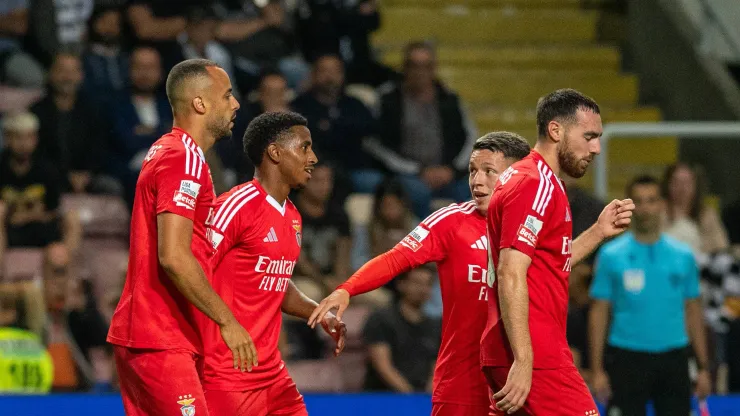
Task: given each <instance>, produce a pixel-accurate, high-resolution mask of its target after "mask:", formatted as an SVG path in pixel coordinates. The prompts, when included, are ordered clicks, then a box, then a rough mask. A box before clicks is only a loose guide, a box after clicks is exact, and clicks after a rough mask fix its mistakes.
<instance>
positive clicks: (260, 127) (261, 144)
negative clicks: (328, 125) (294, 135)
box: [244, 111, 308, 166]
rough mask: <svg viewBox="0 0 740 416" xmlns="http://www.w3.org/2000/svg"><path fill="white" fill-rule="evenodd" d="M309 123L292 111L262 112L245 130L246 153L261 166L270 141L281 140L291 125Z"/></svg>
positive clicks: (254, 163) (253, 162) (255, 163)
mask: <svg viewBox="0 0 740 416" xmlns="http://www.w3.org/2000/svg"><path fill="white" fill-rule="evenodd" d="M307 125H308V120H306V118H305V117H303V116H302V115H300V114H298V113H293V112H290V111H281V112H271V113H263V114H260V115H259V116H257V117H255V119H254V120H252V121H251V122H250V123H249V126H247V131H245V132H244V153H245V154H246V155H247V157H248V158H249V160H250V161H251V162H252V164H253V165H254V166H259V165H260V164H261V163H262V157H263V155H264V153H265V150H266V149H267V146H269V145H270V143H275V142H276V141H277V140H279V139H280V137H281V136H282V135H284V134H285V133H287V132H288V130H289V129H290V128H291V127H295V126H307Z"/></svg>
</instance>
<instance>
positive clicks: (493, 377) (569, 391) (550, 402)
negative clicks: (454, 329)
mask: <svg viewBox="0 0 740 416" xmlns="http://www.w3.org/2000/svg"><path fill="white" fill-rule="evenodd" d="M483 374H485V376H486V379H487V380H488V386H489V388H490V389H491V391H490V393H491V397H493V393H495V392H497V391H499V390H501V389H502V388H503V387H504V385H505V384H506V378H507V377H508V375H509V368H507V367H484V368H483ZM504 414H505V413H504V412H502V411H501V410H498V409H497V408H496V407H495V404H494V403H491V411H490V413H489V415H491V416H494V415H495V416H499V415H504ZM514 414H515V415H516V416H534V415H536V416H560V415H562V416H572V415H584V416H596V415H598V414H599V411H598V410H597V408H596V403H595V402H594V399H593V397H591V392H590V391H589V390H588V387H587V386H586V383H585V382H584V381H583V378H582V377H581V374H580V373H578V370H577V369H576V368H575V367H566V368H558V369H554V370H534V371H532V388H531V389H530V390H529V396H527V400H526V401H525V402H524V407H522V408H521V409H520V410H519V411H518V412H516V413H514Z"/></svg>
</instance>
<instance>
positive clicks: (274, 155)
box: [265, 142, 280, 163]
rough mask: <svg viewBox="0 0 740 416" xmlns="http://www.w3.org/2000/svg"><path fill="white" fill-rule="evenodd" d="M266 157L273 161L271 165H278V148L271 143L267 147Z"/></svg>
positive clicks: (275, 144)
mask: <svg viewBox="0 0 740 416" xmlns="http://www.w3.org/2000/svg"><path fill="white" fill-rule="evenodd" d="M265 153H267V157H269V158H270V160H272V161H273V163H280V146H278V145H277V143H275V142H273V143H270V144H268V145H267V149H266V152H265Z"/></svg>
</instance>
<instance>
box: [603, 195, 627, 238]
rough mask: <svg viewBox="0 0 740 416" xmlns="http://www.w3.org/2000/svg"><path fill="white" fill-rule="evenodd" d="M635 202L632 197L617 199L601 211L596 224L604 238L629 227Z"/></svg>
mask: <svg viewBox="0 0 740 416" xmlns="http://www.w3.org/2000/svg"><path fill="white" fill-rule="evenodd" d="M634 210H635V204H634V202H632V200H631V199H629V198H628V199H622V200H619V199H615V200H613V201H612V202H610V203H609V204H608V205H607V206H606V207H604V210H603V211H601V214H600V215H599V219H598V220H597V221H596V224H597V225H598V227H599V230H600V231H601V233H602V235H603V236H604V238H609V237H614V236H615V235H618V234H621V233H622V232H623V231H624V230H626V229H627V228H629V226H630V224H631V223H632V211H634Z"/></svg>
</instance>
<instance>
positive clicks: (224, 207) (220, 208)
mask: <svg viewBox="0 0 740 416" xmlns="http://www.w3.org/2000/svg"><path fill="white" fill-rule="evenodd" d="M261 199H264V195H263V191H262V190H261V188H259V187H257V186H255V184H254V183H252V182H247V183H243V184H241V185H237V186H235V187H233V188H231V189H230V190H228V191H226V192H224V193H223V194H221V195H220V196H219V197H218V198H216V208H215V209H216V214H215V215H214V216H213V221H212V223H211V224H212V225H213V226H214V227H215V228H217V229H219V230H221V231H224V230H226V228H227V227H228V226H229V224H231V222H232V221H233V219H234V217H236V216H237V215H242V214H243V213H245V212H247V213H249V215H250V216H254V215H257V214H258V213H257V210H258V209H259V207H260V206H261V204H260V203H259V200H261Z"/></svg>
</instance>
